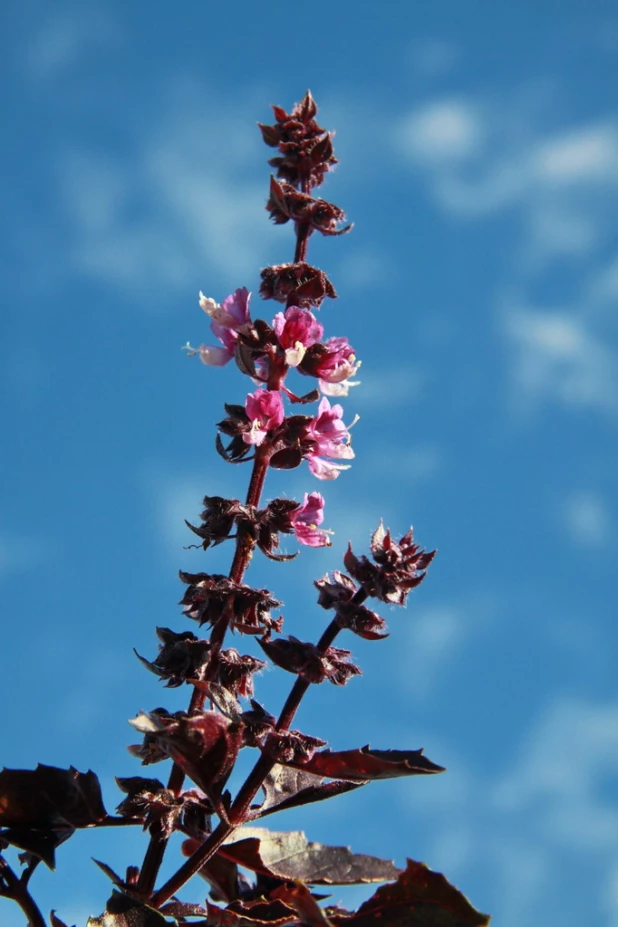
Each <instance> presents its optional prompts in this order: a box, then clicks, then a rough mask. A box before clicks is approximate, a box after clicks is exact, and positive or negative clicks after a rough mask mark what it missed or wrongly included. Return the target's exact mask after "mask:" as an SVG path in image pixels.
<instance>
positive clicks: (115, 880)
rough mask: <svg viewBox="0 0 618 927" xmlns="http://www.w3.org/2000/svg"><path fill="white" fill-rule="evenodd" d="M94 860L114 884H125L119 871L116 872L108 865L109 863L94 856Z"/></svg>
mask: <svg viewBox="0 0 618 927" xmlns="http://www.w3.org/2000/svg"><path fill="white" fill-rule="evenodd" d="M92 862H93V863H94V864H95V865H96V866H98V867H99V869H100V870H101V872H104V873H105V875H106V876H107V878H108V879H109V880H110V882H113V884H114V885H118V886H123V885H124V884H125V883H124V879H123V878H121V877H120V876H119V875H118V873H117V872H114V870H113V869H112V867H111V866H108V865H107V863H103V862H101V860H100V859H95V858H94V857H93V858H92Z"/></svg>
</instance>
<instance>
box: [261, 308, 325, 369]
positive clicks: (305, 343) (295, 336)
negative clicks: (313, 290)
mask: <svg viewBox="0 0 618 927" xmlns="http://www.w3.org/2000/svg"><path fill="white" fill-rule="evenodd" d="M273 329H274V331H275V334H276V335H277V338H278V340H279V344H280V345H281V347H282V348H283V350H284V351H285V362H286V364H287V365H288V367H298V365H299V364H300V362H301V361H302V359H303V357H304V356H305V353H306V350H307V348H309V347H311V345H313V344H316V343H317V342H318V341H319V340H320V338H321V337H322V335H323V334H324V327H323V326H322V325H321V324H320V322H318V320H317V319H316V317H315V316H314V315H313V313H312V312H309V310H308V309H299V307H298V306H290V307H289V308H288V309H286V310H285V312H278V313H277V315H276V316H275V318H274V319H273Z"/></svg>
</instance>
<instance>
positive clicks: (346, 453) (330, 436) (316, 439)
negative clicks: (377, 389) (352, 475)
mask: <svg viewBox="0 0 618 927" xmlns="http://www.w3.org/2000/svg"><path fill="white" fill-rule="evenodd" d="M342 415H343V409H342V407H341V406H340V405H334V406H332V407H331V404H330V402H329V401H328V399H327V398H326V397H324V398H323V399H322V401H321V402H320V405H319V406H318V414H317V415H316V417H315V418H314V419H313V420H312V421H311V422H310V423H309V425H308V426H307V435H306V437H307V438H309V439H310V440H311V442H312V445H313V446H312V448H311V450H310V451H309V452H308V453H307V454H305V458H306V460H307V463H308V464H309V469H310V470H311V472H312V473H313V475H314V476H316V477H317V478H318V479H319V480H334V479H336V478H337V477H338V476H339V471H340V470H347V469H348V468H349V465H347V464H335V463H329V462H328V461H326V460H322V459H321V457H320V455H324V457H331V458H334V459H335V460H352V458H353V457H354V451H353V450H352V448H351V447H350V431H349V428H348V426H347V425H344V423H343V421H342V418H341V416H342ZM355 421H356V420H355ZM352 424H354V422H352ZM351 427H352V426H350V428H351Z"/></svg>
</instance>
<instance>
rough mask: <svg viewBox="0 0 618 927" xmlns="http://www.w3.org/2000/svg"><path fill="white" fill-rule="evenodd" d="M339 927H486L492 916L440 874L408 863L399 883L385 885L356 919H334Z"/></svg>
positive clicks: (346, 917) (355, 915) (353, 916)
mask: <svg viewBox="0 0 618 927" xmlns="http://www.w3.org/2000/svg"><path fill="white" fill-rule="evenodd" d="M330 918H331V922H332V923H333V924H334V925H335V927H344V925H345V927H386V925H388V927H486V925H487V924H489V916H488V915H487V914H481V913H480V911H477V910H476V908H473V907H472V905H471V904H470V902H469V901H468V899H467V898H466V897H465V896H464V895H462V893H461V892H460V891H459V890H458V889H457V888H455V887H454V886H453V885H451V884H450V882H448V881H447V880H446V879H445V877H444V876H443V875H442V874H441V873H440V872H433V871H432V870H431V869H428V868H427V866H425V865H424V863H415V862H413V860H411V859H409V860H408V865H407V868H406V869H405V870H404V872H402V873H401V874H400V876H399V878H398V879H397V881H396V882H391V883H389V884H388V885H382V886H381V887H380V888H379V889H378V890H377V891H376V893H375V894H374V895H373V896H372V897H371V898H370V899H369V900H368V901H366V902H365V903H364V904H362V905H361V906H360V908H359V909H358V911H357V912H356V913H355V914H353V915H352V916H349V915H345V916H338V915H336V914H331V915H330Z"/></svg>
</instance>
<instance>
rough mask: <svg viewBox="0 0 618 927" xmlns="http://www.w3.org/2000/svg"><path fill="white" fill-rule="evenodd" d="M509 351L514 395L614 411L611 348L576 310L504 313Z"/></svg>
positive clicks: (617, 397) (617, 402)
mask: <svg viewBox="0 0 618 927" xmlns="http://www.w3.org/2000/svg"><path fill="white" fill-rule="evenodd" d="M504 333H505V335H506V338H507V340H508V342H509V343H510V347H511V353H512V371H513V379H512V390H513V399H514V401H515V402H516V403H517V405H519V406H520V407H522V406H526V405H529V404H530V403H531V402H537V401H539V400H544V401H554V402H559V403H562V404H564V405H566V406H569V407H571V408H594V409H597V410H599V411H602V412H605V413H610V414H612V415H614V414H615V413H616V410H617V409H618V360H617V358H616V355H615V352H614V351H613V350H612V348H611V347H610V346H609V345H608V344H606V343H604V342H603V341H602V340H601V339H600V338H599V337H598V336H597V335H596V334H594V333H593V332H592V330H591V329H590V327H589V326H588V325H587V324H586V323H585V322H584V321H583V320H581V319H578V318H577V317H576V315H575V314H573V313H570V312H557V311H552V312H549V311H546V310H538V311H537V310H532V309H529V308H522V309H512V310H510V311H508V312H506V313H505V315H504Z"/></svg>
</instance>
